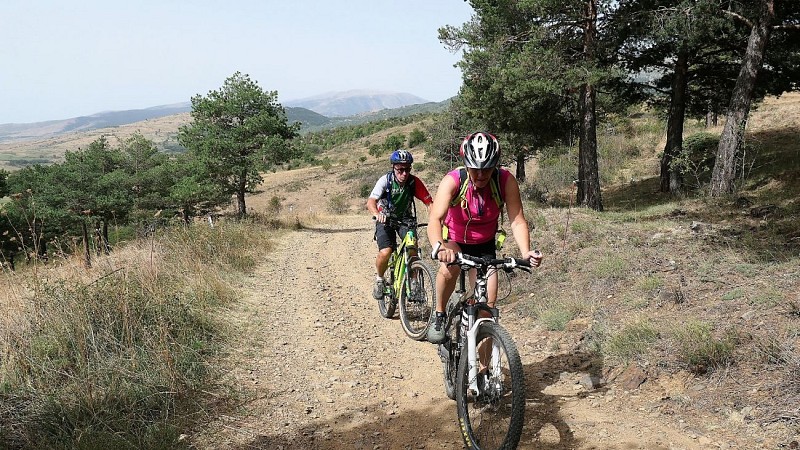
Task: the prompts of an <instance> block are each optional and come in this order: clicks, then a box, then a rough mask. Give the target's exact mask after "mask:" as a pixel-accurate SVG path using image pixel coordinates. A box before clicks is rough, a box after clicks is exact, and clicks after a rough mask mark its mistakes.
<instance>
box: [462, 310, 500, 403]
mask: <svg viewBox="0 0 800 450" xmlns="http://www.w3.org/2000/svg"><path fill="white" fill-rule="evenodd" d="M471 321H472V319H470V322H471ZM484 322H494V319H493V318H491V319H490V318H488V317H487V318H480V319H478V320H477V321H475V324H474V325H473V326H471V327H470V328H469V329H468V330H467V365H468V367H469V378H467V379H468V380H469V389H470V390H472V391H473V392H475V393H476V394H479V393H480V389H479V387H478V367H479V365H480V357H479V355H478V343H477V340H478V330H479V329H480V327H481V324H483V323H484ZM488 363H489V365H490V366H489V367H490V370H491V373H498V370H499V369H500V349H499V347H498V346H497V343H495V342H492V353H491V359H490V360H489V361H488Z"/></svg>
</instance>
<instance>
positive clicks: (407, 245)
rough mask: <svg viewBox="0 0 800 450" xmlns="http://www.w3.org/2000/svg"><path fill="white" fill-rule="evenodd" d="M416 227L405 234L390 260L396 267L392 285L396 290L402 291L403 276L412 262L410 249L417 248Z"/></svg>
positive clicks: (410, 228)
mask: <svg viewBox="0 0 800 450" xmlns="http://www.w3.org/2000/svg"><path fill="white" fill-rule="evenodd" d="M415 228H416V227H409V229H408V231H406V234H405V236H403V241H402V242H401V243H400V245H398V246H397V250H395V251H394V253H392V260H391V261H389V263H390V264H393V267H394V286H392V288H393V289H394V292H400V289H401V288H402V287H403V286H401V284H402V283H403V276H404V275H405V274H406V270H408V264H409V263H410V262H411V261H410V260H411V258H410V256H409V251H411V250H416V249H417V235H416V231H415Z"/></svg>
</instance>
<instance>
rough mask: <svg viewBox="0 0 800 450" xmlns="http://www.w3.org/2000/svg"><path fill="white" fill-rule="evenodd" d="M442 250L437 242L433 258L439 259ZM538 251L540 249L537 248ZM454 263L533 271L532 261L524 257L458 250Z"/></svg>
mask: <svg viewBox="0 0 800 450" xmlns="http://www.w3.org/2000/svg"><path fill="white" fill-rule="evenodd" d="M441 250H442V243H441V242H437V243H436V245H434V246H433V251H431V258H432V259H434V260H438V258H437V255H438V254H439V252H440V251H441ZM536 252H537V253H538V252H539V251H538V250H536ZM450 264H452V265H459V266H461V267H462V268H488V267H497V268H502V269H508V270H510V269H520V270H524V271H526V272H530V271H531V262H530V261H529V260H527V259H524V258H512V257H505V258H499V259H498V258H481V257H479V256H471V255H465V254H464V253H461V252H457V253H456V260H455V261H453V262H452V263H450Z"/></svg>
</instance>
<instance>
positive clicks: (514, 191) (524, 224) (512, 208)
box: [505, 175, 542, 267]
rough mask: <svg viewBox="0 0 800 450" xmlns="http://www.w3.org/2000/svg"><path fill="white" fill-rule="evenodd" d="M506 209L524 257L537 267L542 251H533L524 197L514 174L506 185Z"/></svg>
mask: <svg viewBox="0 0 800 450" xmlns="http://www.w3.org/2000/svg"><path fill="white" fill-rule="evenodd" d="M505 193H506V211H507V212H508V219H509V220H510V221H511V232H512V233H513V234H514V240H515V241H516V242H517V247H519V252H520V254H521V255H522V256H523V257H524V258H528V259H529V260H530V261H531V264H533V265H534V266H535V267H538V266H539V264H540V263H541V260H542V256H541V253H538V250H537V251H536V252H534V251H531V236H530V229H529V228H528V221H527V220H526V219H525V212H524V211H523V207H522V198H521V196H520V192H519V183H517V179H516V178H514V176H513V175H511V176H509V177H508V179H507V180H506V185H505Z"/></svg>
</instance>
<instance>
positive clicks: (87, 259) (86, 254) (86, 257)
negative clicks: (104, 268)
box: [81, 220, 92, 269]
mask: <svg viewBox="0 0 800 450" xmlns="http://www.w3.org/2000/svg"><path fill="white" fill-rule="evenodd" d="M81 233H82V234H83V264H84V266H86V268H87V269H89V268H91V267H92V253H91V251H90V249H89V230H88V229H87V226H86V221H85V220H84V221H81Z"/></svg>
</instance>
